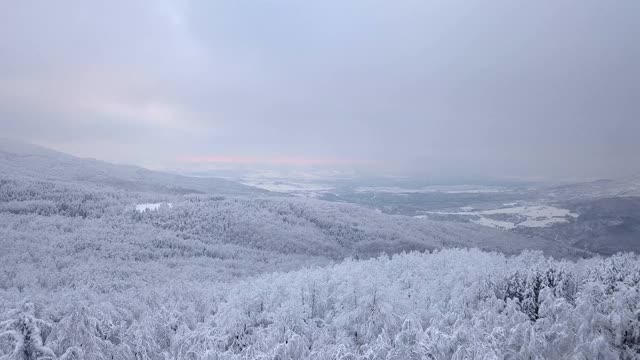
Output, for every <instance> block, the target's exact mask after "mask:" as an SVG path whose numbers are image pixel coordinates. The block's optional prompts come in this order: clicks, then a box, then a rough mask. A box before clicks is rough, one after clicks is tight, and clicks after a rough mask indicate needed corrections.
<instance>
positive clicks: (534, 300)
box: [0, 151, 640, 360]
mask: <svg viewBox="0 0 640 360" xmlns="http://www.w3.org/2000/svg"><path fill="white" fill-rule="evenodd" d="M32 152H33V151H32ZM0 155H2V157H0V169H2V170H3V171H2V173H1V174H0V249H1V251H0V359H2V360H9V359H12V360H13V359H16V360H32V359H41V360H44V359H283V360H284V359H469V358H473V359H495V358H505V359H556V358H570V359H618V358H623V359H635V358H638V357H639V356H640V293H639V289H640V258H639V257H638V255H635V254H630V253H627V254H618V255H615V256H612V257H597V256H595V255H594V254H592V253H589V252H586V251H582V250H579V249H576V248H572V247H568V246H565V245H562V243H560V242H551V241H545V240H542V239H538V238H533V237H523V236H520V235H517V234H514V233H510V232H502V231H498V230H496V229H491V228H487V227H482V226H479V225H476V224H471V223H468V224H464V223H447V222H435V221H430V220H426V219H416V218H413V217H409V216H399V215H388V214H384V213H381V212H378V211H375V210H373V209H368V208H364V207H362V206H359V205H355V204H347V203H338V202H327V201H321V200H314V199H302V198H294V197H287V196H282V195H277V194H268V193H264V192H260V191H257V192H252V191H253V190H251V188H242V191H240V192H239V193H237V194H235V195H234V193H233V190H232V191H222V192H219V193H218V192H215V191H211V190H210V188H209V186H214V185H215V184H216V181H217V180H215V179H214V181H213V183H212V184H214V185H211V184H209V183H207V180H206V179H204V180H203V179H197V180H190V179H189V178H180V177H177V178H173V177H171V176H168V175H162V174H160V175H157V174H156V173H153V172H146V171H142V170H136V168H128V167H126V168H124V169H122V168H120V167H118V166H115V165H110V164H105V163H100V162H95V161H91V162H89V163H88V164H86V163H85V160H80V159H76V158H73V157H62V160H61V157H60V155H58V154H52V153H47V152H44V153H41V154H36V155H29V156H25V155H16V154H14V153H0ZM34 158H35V160H34ZM44 162H46V163H49V164H50V165H51V167H52V168H54V169H59V170H46V171H44V172H43V174H39V173H38V171H37V168H38V167H40V166H42V163H44ZM53 165H56V166H53ZM78 167H81V168H84V169H89V170H86V171H85V172H84V175H82V174H83V173H82V172H81V171H80V170H78V169H77V168H78ZM17 169H20V171H18V170H17ZM62 169H70V171H64V170H62ZM109 176H110V177H109ZM132 184H136V186H132ZM189 185H196V187H197V189H190V188H189V187H188V186H189ZM238 186H239V185H238ZM228 188H231V189H234V185H228V186H227V189H228Z"/></svg>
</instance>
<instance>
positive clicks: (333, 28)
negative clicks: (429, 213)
mask: <svg viewBox="0 0 640 360" xmlns="http://www.w3.org/2000/svg"><path fill="white" fill-rule="evenodd" d="M5 8H6V9H5V11H3V12H2V14H0V54H2V56H0V126H1V127H2V128H3V129H4V131H5V132H6V133H7V135H9V136H16V137H20V138H23V139H26V140H31V141H34V142H37V143H42V144H46V145H52V146H55V147H57V148H59V149H62V150H70V151H73V152H74V153H77V154H80V155H86V156H95V157H100V158H105V159H107V160H114V161H119V162H135V163H142V164H154V165H158V166H162V165H167V166H168V165H170V164H173V162H175V160H176V159H177V158H179V157H184V156H196V157H197V156H210V155H225V156H244V157H255V158H265V157H267V158H268V157H270V156H271V157H279V158H288V157H291V158H296V159H300V158H305V157H307V158H309V159H319V158H323V159H345V160H348V161H343V162H340V163H341V166H344V164H345V163H347V164H348V163H350V161H351V162H352V163H353V164H354V166H372V165H371V164H373V163H375V164H376V165H375V166H374V167H375V168H376V169H378V170H380V171H384V172H395V173H416V174H431V175H433V174H435V175H470V174H471V175H482V176H496V177H500V176H521V177H550V178H561V177H584V176H600V177H604V176H618V175H624V174H627V173H632V172H637V171H640V163H639V162H638V161H637V159H636V154H638V153H640V141H638V135H640V118H639V115H640V104H638V101H637V94H639V93H640V89H639V84H640V45H639V44H640V43H639V42H638V41H635V34H638V33H640V22H639V21H638V14H640V3H638V2H637V1H633V0H625V1H618V2H615V3H606V4H605V3H603V2H598V1H566V2H558V1H536V2H529V3H526V4H523V3H514V2H512V1H506V0H504V1H503V0H496V1H492V2H486V1H446V2H445V1H442V2H425V1H413V0H409V1H403V2H400V3H398V2H389V1H375V0H374V1H364V0H353V1H346V2H345V1H334V0H330V1H318V2H299V1H288V0H287V1H267V0H263V1H245V0H238V1H169V0H165V1H124V0H120V1H109V2H91V1H57V2H38V1H21V2H14V3H13V4H11V5H8V6H5ZM363 164H366V165H363Z"/></svg>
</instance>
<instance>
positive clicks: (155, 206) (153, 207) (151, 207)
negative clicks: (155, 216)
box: [136, 202, 173, 212]
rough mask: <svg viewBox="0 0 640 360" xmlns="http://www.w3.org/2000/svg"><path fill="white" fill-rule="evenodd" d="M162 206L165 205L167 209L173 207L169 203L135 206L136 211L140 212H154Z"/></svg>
mask: <svg viewBox="0 0 640 360" xmlns="http://www.w3.org/2000/svg"><path fill="white" fill-rule="evenodd" d="M162 204H165V205H167V206H168V207H172V206H173V204H171V203H162V202H159V203H148V204H138V205H136V211H140V212H145V211H146V210H149V211H155V210H158V208H160V206H161V205H162Z"/></svg>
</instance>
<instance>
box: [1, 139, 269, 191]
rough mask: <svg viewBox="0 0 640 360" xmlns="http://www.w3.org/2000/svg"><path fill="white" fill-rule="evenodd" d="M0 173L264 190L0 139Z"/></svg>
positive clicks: (133, 186)
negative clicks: (117, 163) (112, 162)
mask: <svg viewBox="0 0 640 360" xmlns="http://www.w3.org/2000/svg"><path fill="white" fill-rule="evenodd" d="M0 174H7V175H12V176H28V177H33V178H36V179H40V180H63V181H80V182H85V183H92V184H96V185H104V186H109V187H113V188H118V189H123V190H131V191H143V192H159V193H173V194H187V193H212V194H223V195H224V194H234V195H247V194H264V193H266V192H267V191H266V190H263V189H258V188H254V187H251V186H247V185H243V184H240V183H237V182H234V181H230V180H225V179H219V178H212V177H209V178H198V177H188V176H181V175H174V174H168V173H163V172H159V171H151V170H147V169H144V168H141V167H138V166H131V165H114V164H110V163H107V162H104V161H99V160H95V159H83V158H78V157H75V156H71V155H67V154H64V153H61V152H58V151H54V150H50V149H46V148H43V147H40V146H36V145H31V144H26V143H22V142H16V141H12V140H7V139H0Z"/></svg>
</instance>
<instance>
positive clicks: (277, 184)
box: [242, 179, 334, 197]
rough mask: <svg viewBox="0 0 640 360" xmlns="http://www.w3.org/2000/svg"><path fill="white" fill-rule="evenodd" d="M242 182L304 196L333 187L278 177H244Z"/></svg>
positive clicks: (314, 195) (316, 195) (318, 193)
mask: <svg viewBox="0 0 640 360" xmlns="http://www.w3.org/2000/svg"><path fill="white" fill-rule="evenodd" d="M242 184H244V185H248V186H253V187H257V188H260V189H265V190H269V191H273V192H278V193H285V194H290V195H296V196H304V197H318V196H321V195H322V194H323V193H326V192H329V191H331V190H333V189H334V188H333V187H332V186H329V185H326V184H321V183H314V182H304V181H292V180H280V179H244V180H243V181H242Z"/></svg>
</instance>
